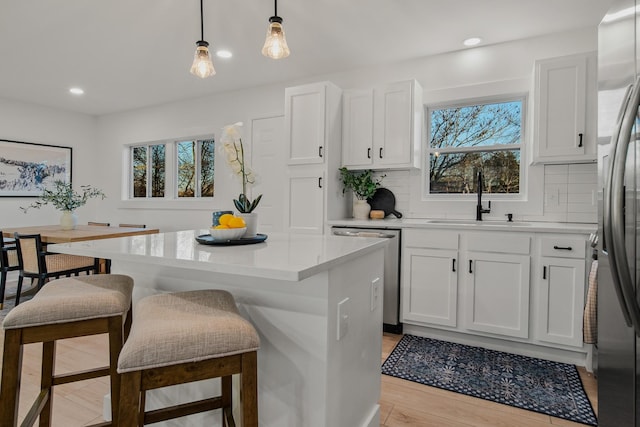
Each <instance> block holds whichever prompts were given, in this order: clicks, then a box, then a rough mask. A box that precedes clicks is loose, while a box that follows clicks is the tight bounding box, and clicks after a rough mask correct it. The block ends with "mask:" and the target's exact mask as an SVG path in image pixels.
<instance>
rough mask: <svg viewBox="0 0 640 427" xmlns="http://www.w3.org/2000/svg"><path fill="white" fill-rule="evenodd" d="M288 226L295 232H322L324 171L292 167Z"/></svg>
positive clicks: (289, 179) (289, 180) (289, 182)
mask: <svg viewBox="0 0 640 427" xmlns="http://www.w3.org/2000/svg"><path fill="white" fill-rule="evenodd" d="M290 169H291V170H290V171H289V178H288V184H289V188H288V194H289V200H288V208H287V221H286V224H287V228H288V229H289V231H291V232H293V233H306V234H322V232H323V227H324V192H325V190H324V185H325V183H324V171H323V170H322V169H317V168H316V169H314V168H290Z"/></svg>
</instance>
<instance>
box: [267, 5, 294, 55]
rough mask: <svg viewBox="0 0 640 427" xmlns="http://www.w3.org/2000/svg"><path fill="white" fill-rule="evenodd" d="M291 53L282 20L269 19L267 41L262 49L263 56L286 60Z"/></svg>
mask: <svg viewBox="0 0 640 427" xmlns="http://www.w3.org/2000/svg"><path fill="white" fill-rule="evenodd" d="M290 53H291V51H290V50H289V46H287V39H286V38H285V36H284V27H283V26H282V18H280V17H279V16H272V17H271V18H269V28H268V29H267V39H266V40H265V42H264V46H263V47H262V54H263V55H264V56H268V57H269V58H273V59H280V58H286V57H287V56H289V54H290Z"/></svg>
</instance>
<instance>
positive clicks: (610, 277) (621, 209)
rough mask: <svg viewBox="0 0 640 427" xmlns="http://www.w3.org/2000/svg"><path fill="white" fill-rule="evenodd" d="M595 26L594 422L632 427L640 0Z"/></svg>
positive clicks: (639, 349)
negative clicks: (596, 66)
mask: <svg viewBox="0 0 640 427" xmlns="http://www.w3.org/2000/svg"><path fill="white" fill-rule="evenodd" d="M637 3H638V4H636V1H635V0H615V1H613V2H612V6H611V9H610V10H609V12H608V13H607V15H606V16H605V17H604V19H603V20H602V22H601V24H600V26H599V28H598V174H599V181H598V183H599V188H601V189H602V191H601V192H600V193H599V196H600V197H599V215H598V217H599V224H598V225H599V227H598V231H599V247H598V344H597V379H598V421H599V422H598V425H599V426H604V427H634V426H636V427H640V381H639V380H640V378H638V376H639V375H640V339H639V337H640V304H639V301H640V299H639V296H640V280H639V275H640V245H638V244H639V243H640V233H638V229H639V221H640V217H639V215H638V207H639V202H640V197H638V196H639V193H638V191H639V190H640V173H639V172H640V169H639V161H640V159H639V157H640V146H639V145H638V142H639V138H638V134H637V132H638V129H640V126H639V122H638V104H639V102H640V80H639V79H638V76H640V67H639V59H640V56H639V53H638V50H639V49H640V43H639V42H638V40H640V34H638V33H639V32H640V25H639V24H640V21H639V20H640V15H639V14H638V12H637V10H636V6H639V7H640V0H638V1H637Z"/></svg>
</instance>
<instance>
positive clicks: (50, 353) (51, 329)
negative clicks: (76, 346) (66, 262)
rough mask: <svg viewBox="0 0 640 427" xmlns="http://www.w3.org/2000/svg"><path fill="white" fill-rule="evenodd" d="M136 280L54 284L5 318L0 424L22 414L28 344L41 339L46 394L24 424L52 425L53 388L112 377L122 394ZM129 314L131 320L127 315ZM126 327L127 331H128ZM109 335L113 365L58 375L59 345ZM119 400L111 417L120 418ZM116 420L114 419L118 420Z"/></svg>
mask: <svg viewBox="0 0 640 427" xmlns="http://www.w3.org/2000/svg"><path fill="white" fill-rule="evenodd" d="M132 290H133V280H132V279H131V278H130V277H128V276H124V275H111V274H102V275H93V276H80V277H70V278H63V279H57V280H53V281H51V282H49V283H48V284H47V286H45V287H44V288H42V290H40V292H38V293H37V294H36V295H35V296H34V297H33V299H31V300H30V301H27V302H24V303H22V304H20V305H19V306H16V307H14V308H13V309H12V310H11V311H10V312H9V314H7V316H6V317H5V319H4V322H3V323H2V327H3V328H4V352H3V353H4V354H3V361H2V384H1V386H0V413H1V414H2V417H0V426H2V427H4V426H15V425H16V424H17V417H18V397H19V394H20V373H21V371H22V366H21V364H22V351H23V345H24V344H29V343H35V342H42V343H43V349H42V384H41V390H42V391H41V393H40V395H39V396H38V398H37V400H36V402H34V404H33V406H32V408H31V410H30V411H29V413H28V414H27V417H26V418H25V420H24V422H23V424H22V425H33V423H34V422H35V420H36V419H37V418H38V416H39V417H40V425H41V426H43V425H51V408H52V400H53V386H56V385H60V384H67V383H70V382H75V381H82V380H87V379H92V378H98V377H101V376H107V375H109V376H110V377H111V394H112V396H118V395H119V390H120V377H119V375H118V374H117V372H116V365H117V360H118V356H119V354H120V350H121V349H122V344H123V342H124V338H125V337H126V335H127V333H128V330H129V328H130V317H131V316H130V315H129V316H127V313H128V312H129V310H130V307H131V292H132ZM125 317H127V322H124V318H125ZM123 329H124V332H123ZM103 333H108V334H109V358H110V366H108V367H102V368H96V369H92V370H88V371H83V372H78V373H68V374H64V375H58V376H56V375H55V373H54V365H55V345H56V341H57V340H60V339H66V338H73V337H81V336H86V335H95V334H103ZM117 403H118V402H117V399H116V402H115V404H112V416H113V417H117V413H118V406H117ZM114 419H115V418H114Z"/></svg>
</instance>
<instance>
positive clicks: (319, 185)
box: [318, 177, 322, 188]
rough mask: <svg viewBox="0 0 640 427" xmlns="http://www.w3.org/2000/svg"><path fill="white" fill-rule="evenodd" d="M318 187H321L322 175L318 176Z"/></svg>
mask: <svg viewBox="0 0 640 427" xmlns="http://www.w3.org/2000/svg"><path fill="white" fill-rule="evenodd" d="M318 188H322V177H319V178H318Z"/></svg>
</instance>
